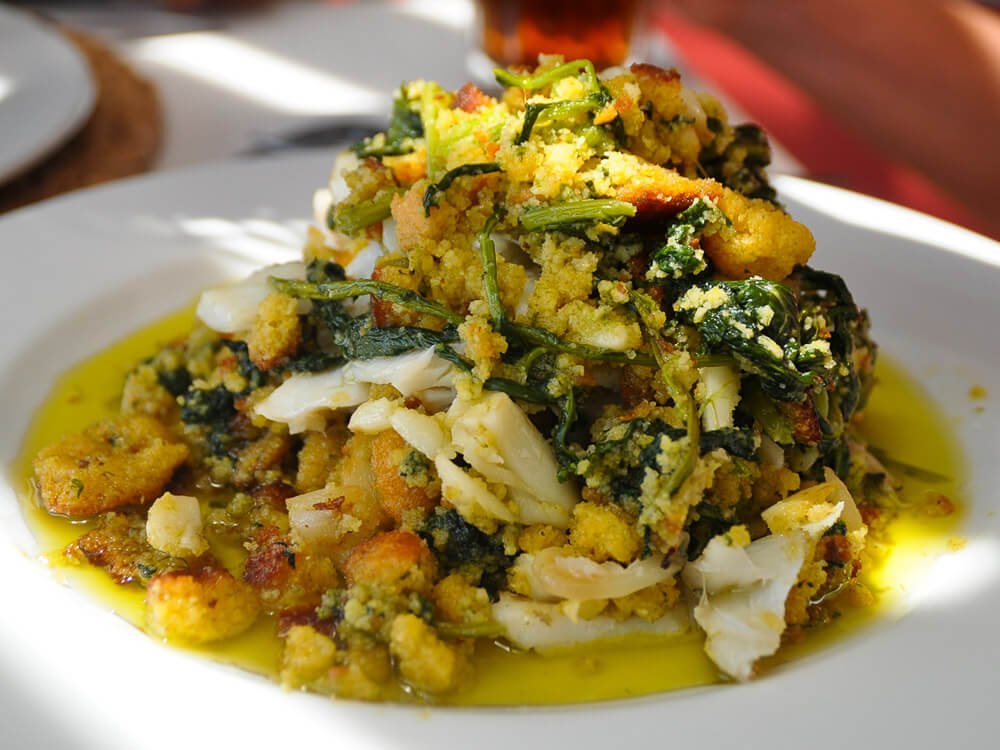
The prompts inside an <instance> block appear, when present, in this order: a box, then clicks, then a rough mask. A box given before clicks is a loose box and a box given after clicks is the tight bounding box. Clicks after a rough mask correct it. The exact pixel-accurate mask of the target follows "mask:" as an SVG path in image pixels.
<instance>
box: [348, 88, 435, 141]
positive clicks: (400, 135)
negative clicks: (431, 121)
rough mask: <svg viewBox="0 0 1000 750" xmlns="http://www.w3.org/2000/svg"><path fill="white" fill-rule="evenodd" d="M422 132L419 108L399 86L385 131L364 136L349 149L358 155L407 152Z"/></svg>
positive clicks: (422, 126)
mask: <svg viewBox="0 0 1000 750" xmlns="http://www.w3.org/2000/svg"><path fill="white" fill-rule="evenodd" d="M423 134H424V125H423V122H421V120H420V110H419V108H418V107H415V106H414V103H413V102H411V101H410V100H409V98H408V97H407V96H406V92H405V91H404V88H402V87H401V88H400V89H399V90H398V91H397V92H396V95H395V97H394V98H393V100H392V116H391V118H390V120H389V126H388V127H387V128H386V130H385V133H377V134H376V135H374V136H373V137H371V138H365V140H363V141H362V142H361V143H356V144H354V145H353V146H352V147H351V150H353V151H354V153H356V154H357V155H358V156H360V157H366V156H377V157H383V156H395V155H398V154H408V153H411V152H412V151H413V150H414V149H415V148H416V144H415V143H414V141H415V140H416V139H417V138H421V137H422V136H423Z"/></svg>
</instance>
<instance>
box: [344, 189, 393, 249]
mask: <svg viewBox="0 0 1000 750" xmlns="http://www.w3.org/2000/svg"><path fill="white" fill-rule="evenodd" d="M399 192H400V191H399V190H398V189H395V188H388V189H383V190H381V191H379V192H378V193H376V194H375V197H374V198H372V199H371V200H368V201H362V202H361V203H356V204H354V205H350V204H347V203H340V204H337V206H336V207H335V208H334V209H333V213H332V219H333V222H332V223H330V224H329V225H330V228H331V229H336V230H337V231H338V232H342V233H343V234H346V235H347V236H348V237H353V236H354V235H356V234H357V233H358V232H360V231H361V230H362V229H365V228H366V227H370V226H371V225H372V224H377V223H378V222H380V221H384V220H385V219H388V218H389V216H390V215H391V214H392V211H391V206H392V199H393V198H395V197H396V195H397V193H399ZM329 218H330V217H329V216H328V223H329Z"/></svg>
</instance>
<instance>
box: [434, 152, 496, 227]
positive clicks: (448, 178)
mask: <svg viewBox="0 0 1000 750" xmlns="http://www.w3.org/2000/svg"><path fill="white" fill-rule="evenodd" d="M499 171H501V170H500V165H499V164H497V163H496V162H486V163H482V164H463V165H462V166H460V167H455V168H454V169H452V170H449V171H448V172H445V174H444V176H443V177H441V179H440V180H438V181H437V182H435V183H433V184H431V185H430V186H429V187H428V188H427V190H426V191H425V192H424V201H423V205H424V215H425V216H430V214H431V209H432V208H433V207H434V206H436V205H437V197H438V193H441V192H443V191H445V190H447V189H448V188H449V187H451V183H453V182H454V181H455V180H457V179H458V178H459V177H471V176H473V175H478V174H491V173H493V172H499Z"/></svg>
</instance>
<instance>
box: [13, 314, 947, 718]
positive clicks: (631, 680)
mask: <svg viewBox="0 0 1000 750" xmlns="http://www.w3.org/2000/svg"><path fill="white" fill-rule="evenodd" d="M192 321H193V311H192V310H191V309H186V310H183V311H181V312H179V313H176V314H173V315H171V316H168V317H166V318H164V319H163V320H161V321H159V322H157V323H155V324H153V325H151V326H149V327H147V328H146V329H144V330H142V331H139V332H138V333H136V334H134V335H132V336H129V337H128V338H126V339H124V340H122V341H120V342H118V343H116V344H114V345H113V346H111V347H109V348H107V349H105V350H104V351H102V352H100V353H99V354H97V355H96V356H94V357H92V358H90V359H88V360H86V361H84V362H82V363H80V364H78V365H76V366H75V367H73V368H72V369H71V370H69V371H68V372H67V373H65V374H64V375H63V376H61V377H60V378H59V379H58V380H57V381H56V383H55V385H54V387H53V389H52V392H51V394H50V396H49V398H48V399H47V400H46V401H45V403H44V404H43V405H42V406H41V407H40V408H39V410H38V412H37V414H36V415H35V418H34V420H33V422H32V424H31V426H30V428H29V430H28V432H27V434H26V436H25V439H24V444H23V446H22V450H21V454H20V456H19V458H18V460H17V462H16V464H15V465H14V466H13V467H12V469H13V472H12V474H13V477H14V478H15V481H17V482H18V483H19V485H20V486H19V487H18V490H19V495H20V496H21V500H22V506H23V512H24V516H25V519H26V521H27V523H28V525H29V527H30V528H31V529H32V531H33V532H34V534H35V536H36V538H37V539H38V542H39V546H40V548H41V549H42V550H43V557H44V559H45V560H46V561H47V562H48V564H49V565H51V566H52V567H53V569H55V570H56V571H58V573H59V574H60V575H62V576H64V577H65V579H66V580H67V581H68V582H69V583H71V584H72V585H74V586H76V587H80V588H84V589H86V590H87V591H88V592H91V593H92V594H93V595H94V596H95V597H96V598H97V600H98V601H99V602H100V603H101V604H102V605H103V606H106V607H108V609H110V610H111V611H113V612H115V613H117V614H118V615H120V616H121V617H124V618H125V619H126V620H128V621H129V622H131V623H132V624H134V625H135V626H136V627H139V628H142V627H143V621H144V613H143V610H144V605H143V590H142V589H141V588H140V587H139V586H137V585H127V586H121V585H117V584H115V583H113V582H112V581H111V580H110V579H109V578H108V577H107V576H106V574H105V573H104V571H102V570H99V569H97V568H93V567H90V566H88V565H86V564H80V563H77V562H74V561H72V560H70V559H69V558H67V557H66V556H65V555H64V554H63V550H64V549H65V547H66V546H67V545H68V544H70V543H71V542H73V541H75V540H76V539H77V538H78V537H79V536H80V535H81V534H82V533H83V532H84V531H85V530H86V529H87V528H88V525H89V523H88V522H86V521H84V522H70V521H69V520H67V519H65V518H56V517H52V516H50V515H48V514H47V513H46V512H45V511H44V510H42V509H41V508H40V506H39V503H38V502H37V498H36V496H35V493H34V489H33V486H32V482H31V475H32V471H31V461H32V458H33V457H34V455H35V454H36V453H37V452H38V451H39V450H41V449H42V448H43V447H45V446H46V445H48V444H49V443H52V442H54V441H55V440H58V439H59V438H60V437H61V436H62V435H63V434H65V433H67V432H71V431H75V430H80V429H82V428H83V427H85V426H86V425H87V424H89V423H91V422H93V421H95V420H98V419H102V418H106V417H109V416H112V415H113V414H115V413H117V411H118V402H119V398H120V394H121V389H122V386H123V384H124V380H125V376H126V375H127V374H128V372H129V371H130V370H131V369H132V368H133V367H134V365H135V364H136V363H138V362H140V361H141V360H142V359H144V358H145V357H148V356H150V355H152V354H154V353H155V352H156V351H158V349H159V348H161V347H162V346H163V345H165V344H166V343H168V342H169V341H171V340H172V339H175V338H177V337H180V336H183V335H184V334H185V333H186V332H187V331H188V330H190V327H191V324H192ZM877 376H878V379H879V383H878V384H877V386H876V388H875V390H874V392H873V394H872V398H871V401H870V403H869V406H868V408H867V410H866V414H865V418H864V421H863V422H862V425H861V428H862V432H863V433H864V435H865V436H866V438H867V439H868V440H869V441H871V443H872V445H874V446H877V447H878V448H881V449H883V450H885V451H886V452H887V453H888V454H889V455H891V456H892V458H893V459H895V460H896V461H900V462H904V463H905V464H909V465H912V466H915V467H920V468H921V469H923V470H925V471H926V472H931V473H933V474H937V475H940V478H937V479H934V480H933V481H929V479H930V477H929V475H926V474H922V473H920V472H918V473H917V476H905V477H904V480H905V486H904V490H903V492H902V494H901V499H902V510H901V512H900V514H899V516H898V518H896V519H895V520H893V521H892V522H891V523H890V524H889V526H888V529H887V533H888V536H889V538H890V540H891V543H890V544H889V545H887V550H886V553H885V554H884V556H882V557H881V558H880V562H879V563H878V564H877V565H876V566H873V567H871V569H868V570H865V571H863V573H862V581H863V582H864V583H865V585H866V586H867V587H868V588H869V589H870V590H871V591H873V592H874V593H875V594H876V596H877V600H878V603H877V605H876V606H868V607H859V608H854V607H851V606H850V605H848V604H845V605H844V606H843V607H842V608H840V609H838V610H836V611H834V613H833V617H832V618H831V620H830V622H829V623H826V624H824V625H822V626H819V627H813V628H811V629H810V630H809V632H808V633H806V634H805V636H804V637H803V638H801V639H798V640H797V641H796V642H794V643H789V644H787V645H786V646H784V647H783V648H782V650H781V652H780V654H779V655H778V656H776V657H773V658H771V659H767V660H765V661H764V663H763V664H762V665H761V670H762V671H764V672H766V671H768V670H769V669H772V668H773V667H774V666H775V665H777V664H780V663H783V662H786V661H789V660H791V659H794V658H796V657H798V656H800V655H802V654H804V653H808V652H809V651H812V650H815V649H816V648H817V647H821V646H827V645H829V644H830V643H831V641H835V640H836V639H838V638H840V637H842V636H843V635H845V634H848V633H851V632H856V631H857V630H858V629H859V628H860V627H863V626H864V625H865V624H868V623H871V622H872V621H873V620H874V619H877V618H886V617H893V616H897V615H898V614H900V613H901V612H902V605H903V601H904V595H905V594H906V593H907V592H908V591H910V590H912V588H913V587H914V586H915V585H917V584H918V583H919V581H920V580H921V577H922V576H923V575H924V574H925V573H926V570H927V568H928V567H929V565H930V564H931V563H932V562H933V560H934V559H936V558H937V557H938V556H939V555H941V554H946V553H947V551H948V546H949V541H950V540H953V539H954V536H955V529H956V526H957V521H958V518H957V514H952V515H950V516H945V517H934V516H932V515H930V514H928V513H927V512H926V510H925V505H926V504H925V502H924V498H925V496H926V493H929V492H933V493H940V494H942V495H945V496H947V497H949V498H951V499H953V500H955V499H956V497H957V490H958V484H959V478H960V476H961V465H960V461H959V457H958V455H957V452H956V449H955V441H954V439H953V437H952V435H951V432H950V430H949V428H948V425H947V422H946V420H945V419H944V417H943V416H942V415H941V414H940V413H939V412H938V411H937V409H936V407H935V406H934V404H933V403H932V402H931V401H930V399H929V398H928V397H927V396H926V394H924V393H923V392H922V391H921V390H920V388H919V387H918V386H917V385H916V384H915V383H914V382H913V381H912V380H910V379H909V378H908V377H907V376H906V375H905V374H904V373H903V372H902V371H900V370H899V369H898V368H896V367H894V366H893V365H892V364H891V363H888V362H886V361H885V360H884V358H883V361H881V362H880V363H879V365H878V369H877ZM213 542H215V544H213V546H214V547H216V549H215V551H216V553H217V554H219V555H220V557H221V558H222V559H223V560H225V561H226V562H227V564H232V565H233V567H236V565H237V564H238V562H239V559H238V555H236V551H235V550H232V549H228V550H227V549H221V548H218V547H219V546H220V545H221V542H219V541H218V540H213ZM237 572H238V571H237ZM702 644H703V637H702V636H701V635H700V634H699V633H697V632H692V633H688V634H686V635H683V636H679V637H676V638H673V639H670V640H666V641H656V640H649V639H648V638H645V639H641V640H632V641H623V642H620V643H612V644H602V645H597V646H594V647H588V648H585V649H581V650H574V651H567V652H563V653H557V654H549V655H546V656H544V657H543V656H539V655H536V654H525V653H516V652H512V651H509V650H506V649H504V648H501V647H500V646H498V645H491V644H480V646H479V647H478V648H477V650H476V658H475V659H474V660H473V665H474V669H473V673H472V675H470V677H469V679H468V680H467V684H466V685H465V686H464V688H463V689H462V690H461V691H459V692H458V693H456V694H455V695H452V696H447V697H445V698H444V699H443V700H441V701H440V702H441V703H445V704H453V705H530V704H560V703H574V702H583V701H594V700H605V699H614V698H626V697H633V696H639V695H646V694H649V693H656V692H662V691H666V690H673V689H677V688H684V687H693V686H699V685H708V684H711V683H715V682H720V681H721V680H722V678H721V676H720V674H719V672H718V670H717V669H716V667H715V666H714V665H713V664H712V662H711V661H710V660H709V659H708V657H707V656H706V655H705V653H704V651H703V648H702ZM195 650H196V651H198V652H201V653H204V654H206V655H207V656H209V657H210V658H213V659H216V660H218V661H221V662H225V663H229V664H235V665H238V666H241V667H243V668H246V669H249V670H252V671H254V672H259V673H262V674H266V675H268V676H271V677H274V676H275V675H276V673H277V669H278V664H279V659H280V642H279V640H278V638H277V636H276V624H275V622H274V620H273V619H271V618H262V619H261V621H260V622H259V623H258V624H257V625H256V626H255V627H254V628H253V629H251V631H249V632H248V633H246V634H244V635H242V636H240V637H238V638H234V639H231V640H229V641H227V642H224V643H220V644H211V645H209V646H203V647H198V648H196V649H195Z"/></svg>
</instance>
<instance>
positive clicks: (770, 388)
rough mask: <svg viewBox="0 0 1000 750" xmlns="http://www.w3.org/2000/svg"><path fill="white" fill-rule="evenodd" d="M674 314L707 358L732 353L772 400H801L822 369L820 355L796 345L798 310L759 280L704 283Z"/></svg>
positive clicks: (783, 292)
mask: <svg viewBox="0 0 1000 750" xmlns="http://www.w3.org/2000/svg"><path fill="white" fill-rule="evenodd" d="M713 296H714V299H713ZM674 308H675V310H677V313H678V316H679V317H680V318H681V319H683V320H685V321H686V322H688V323H690V324H691V325H693V326H694V327H695V328H697V329H698V331H699V332H700V333H701V336H702V342H703V345H704V346H705V347H706V349H707V350H708V352H709V353H713V352H719V351H723V352H730V353H732V354H733V356H735V358H736V360H737V362H738V363H739V365H740V367H741V368H742V369H744V370H746V371H748V372H752V373H754V374H756V375H758V376H759V377H760V382H761V386H762V387H763V389H764V391H765V392H766V393H767V394H768V395H769V396H771V397H773V398H777V399H780V400H782V401H799V400H801V399H802V397H803V396H804V394H805V392H806V389H807V388H808V387H809V386H810V385H812V384H813V383H814V382H815V381H816V379H817V375H818V374H819V372H820V371H822V370H823V369H824V365H825V361H826V360H825V358H824V357H823V351H822V349H816V348H809V347H803V346H802V344H801V342H800V340H799V317H798V305H797V303H796V301H795V296H794V295H793V294H792V291H791V289H789V288H788V287H787V286H784V285H783V284H778V283H777V282H774V281H768V280H766V279H760V278H751V279H747V280H745V281H713V282H705V283H702V284H699V285H696V286H695V287H692V289H691V290H689V291H688V292H687V293H686V294H685V295H684V296H683V297H681V299H680V300H678V302H677V303H676V304H675V306H674ZM800 367H801V369H800Z"/></svg>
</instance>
